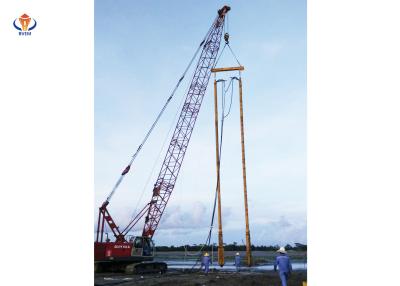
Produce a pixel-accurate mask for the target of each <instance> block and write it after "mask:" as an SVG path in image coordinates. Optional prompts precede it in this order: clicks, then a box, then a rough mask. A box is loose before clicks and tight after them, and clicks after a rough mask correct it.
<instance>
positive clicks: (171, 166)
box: [142, 7, 229, 237]
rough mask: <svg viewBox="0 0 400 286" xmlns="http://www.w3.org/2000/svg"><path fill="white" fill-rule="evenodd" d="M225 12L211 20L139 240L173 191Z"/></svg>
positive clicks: (150, 233)
mask: <svg viewBox="0 0 400 286" xmlns="http://www.w3.org/2000/svg"><path fill="white" fill-rule="evenodd" d="M228 11H229V7H224V8H223V9H221V10H219V11H218V14H219V16H218V17H217V19H216V20H215V22H214V24H213V26H212V28H211V30H210V33H209V35H208V37H207V39H206V40H205V42H204V46H203V51H202V53H201V55H200V59H199V62H198V64H197V67H196V69H195V72H194V76H193V79H192V82H191V84H190V87H189V91H188V93H187V95H186V99H185V102H184V104H183V107H182V111H181V114H180V116H179V119H178V122H177V125H176V127H175V131H174V133H173V136H172V139H171V142H170V144H169V147H168V151H167V154H166V156H165V159H164V162H163V164H162V167H161V170H160V173H159V175H158V178H157V181H156V183H155V184H154V189H153V195H152V199H151V201H150V205H149V210H148V213H147V216H146V219H145V225H144V228H143V234H142V235H143V236H146V237H152V236H153V235H154V232H155V230H156V229H157V226H158V223H159V222H160V219H161V216H162V214H163V212H164V210H165V207H166V205H167V203H168V200H169V198H170V196H171V193H172V191H173V189H174V187H175V183H176V180H177V177H178V174H179V170H180V168H181V166H182V162H183V158H184V156H185V153H186V149H187V147H188V144H189V141H190V137H191V135H192V132H193V128H194V125H195V123H196V119H197V115H198V114H199V110H200V107H201V103H202V101H203V98H204V94H205V92H206V89H207V85H208V81H209V79H210V76H211V68H212V67H214V64H215V61H216V58H217V54H218V50H219V46H220V41H221V36H222V30H223V25H224V17H225V14H226V12H228Z"/></svg>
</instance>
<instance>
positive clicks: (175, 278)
mask: <svg viewBox="0 0 400 286" xmlns="http://www.w3.org/2000/svg"><path fill="white" fill-rule="evenodd" d="M303 281H307V272H306V271H294V272H293V273H292V274H291V276H290V277H289V280H288V285H289V286H302V282H303ZM94 285H95V286H111V285H121V286H133V285H135V286H136V285H142V286H151V285H164V286H166V285H174V286H178V285H179V286H181V285H182V286H189V285H190V286H192V285H193V286H203V285H221V286H228V285H229V286H231V285H243V286H250V285H251V286H257V285H263V286H280V285H281V284H280V279H279V277H278V273H277V272H273V271H265V272H239V273H234V272H233V273H232V272H230V273H228V272H212V273H209V274H208V275H205V274H204V273H201V272H195V273H188V272H186V273H185V272H183V271H177V270H175V271H174V270H169V271H168V272H167V273H166V274H162V275H160V274H157V275H156V274H146V275H127V274H112V273H101V274H96V275H95V284H94Z"/></svg>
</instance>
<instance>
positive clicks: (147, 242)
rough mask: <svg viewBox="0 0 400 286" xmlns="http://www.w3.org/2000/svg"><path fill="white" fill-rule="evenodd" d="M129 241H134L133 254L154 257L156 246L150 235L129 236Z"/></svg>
mask: <svg viewBox="0 0 400 286" xmlns="http://www.w3.org/2000/svg"><path fill="white" fill-rule="evenodd" d="M129 242H130V243H132V251H131V256H136V257H138V256H140V257H149V258H150V257H151V258H152V257H154V253H155V248H154V242H153V240H152V239H151V238H149V237H144V236H135V237H134V236H133V237H131V238H129Z"/></svg>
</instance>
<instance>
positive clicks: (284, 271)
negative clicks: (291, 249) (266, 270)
mask: <svg viewBox="0 0 400 286" xmlns="http://www.w3.org/2000/svg"><path fill="white" fill-rule="evenodd" d="M277 252H278V256H277V257H276V259H275V263H274V271H276V268H277V267H278V269H279V277H280V278H281V281H282V286H287V279H288V277H289V275H290V273H291V272H292V263H290V259H289V257H288V256H287V254H286V250H285V248H284V247H281V248H279V250H278V251H277Z"/></svg>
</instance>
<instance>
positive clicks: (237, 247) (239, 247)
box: [156, 242, 307, 251]
mask: <svg viewBox="0 0 400 286" xmlns="http://www.w3.org/2000/svg"><path fill="white" fill-rule="evenodd" d="M211 247H212V246H211V245H209V246H207V245H206V246H204V247H203V245H202V244H192V245H181V246H174V245H171V246H156V251H185V250H186V251H199V250H200V249H201V248H203V250H204V251H210V250H211ZM213 247H214V249H216V248H217V245H216V244H214V246H213ZM279 247H280V246H279V245H269V246H267V245H251V250H252V251H254V250H259V251H274V250H278V249H279ZM224 249H225V250H226V251H245V250H246V245H243V244H237V243H236V242H233V243H232V244H224ZM285 249H286V250H293V251H307V245H306V244H302V243H297V242H296V243H294V245H291V244H286V245H285Z"/></svg>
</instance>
